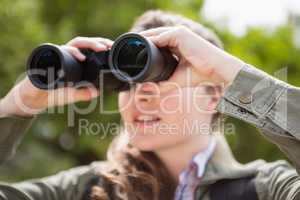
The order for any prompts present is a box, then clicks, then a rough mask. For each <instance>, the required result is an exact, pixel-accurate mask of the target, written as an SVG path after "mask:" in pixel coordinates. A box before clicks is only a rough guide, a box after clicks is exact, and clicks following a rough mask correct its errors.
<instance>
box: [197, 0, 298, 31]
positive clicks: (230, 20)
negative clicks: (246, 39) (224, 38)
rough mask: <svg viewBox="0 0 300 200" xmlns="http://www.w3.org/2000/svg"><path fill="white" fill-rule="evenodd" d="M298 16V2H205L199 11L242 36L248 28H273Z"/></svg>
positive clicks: (269, 0)
mask: <svg viewBox="0 0 300 200" xmlns="http://www.w3.org/2000/svg"><path fill="white" fill-rule="evenodd" d="M291 12H293V13H298V14H299V15H300V0H206V1H205V4H204V8H203V10H202V11H201V14H202V16H204V17H205V18H206V19H208V20H209V21H212V22H213V23H215V24H217V25H218V26H220V27H228V28H229V29H230V30H231V31H232V32H233V33H234V34H236V35H243V34H244V33H245V32H246V30H247V27H249V26H264V27H270V28H271V27H274V26H278V25H280V24H282V23H285V22H287V20H288V16H289V13H291Z"/></svg>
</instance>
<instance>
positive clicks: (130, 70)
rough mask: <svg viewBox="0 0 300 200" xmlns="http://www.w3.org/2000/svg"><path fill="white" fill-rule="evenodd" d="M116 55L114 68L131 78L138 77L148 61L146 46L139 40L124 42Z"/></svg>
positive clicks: (132, 39) (130, 39) (126, 40)
mask: <svg viewBox="0 0 300 200" xmlns="http://www.w3.org/2000/svg"><path fill="white" fill-rule="evenodd" d="M115 55H116V57H115V59H114V66H117V70H120V71H121V72H122V73H124V74H125V75H127V76H129V77H135V76H137V75H138V74H139V73H140V72H141V71H142V70H143V69H144V67H145V66H146V64H147V60H148V53H147V48H146V44H145V43H144V42H143V41H141V40H139V39H137V38H129V39H125V40H124V41H122V42H121V43H120V44H119V48H118V49H117V52H116V54H115Z"/></svg>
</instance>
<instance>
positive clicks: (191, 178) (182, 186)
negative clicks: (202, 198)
mask: <svg viewBox="0 0 300 200" xmlns="http://www.w3.org/2000/svg"><path fill="white" fill-rule="evenodd" d="M215 147H216V141H215V139H214V138H213V137H211V139H210V142H209V145H208V147H207V148H206V149H205V150H204V151H203V150H202V151H200V152H199V153H197V154H196V155H194V156H193V158H192V160H191V162H190V164H189V166H188V167H187V168H186V169H185V170H183V171H182V172H181V173H180V175H179V185H178V186H177V188H176V192H175V200H183V199H184V200H194V196H195V190H196V188H197V186H198V184H199V183H200V180H201V177H202V176H203V174H204V172H205V168H206V165H207V162H208V161H209V159H210V158H211V156H212V154H213V152H214V150H215Z"/></svg>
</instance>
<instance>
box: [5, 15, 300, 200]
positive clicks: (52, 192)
mask: <svg viewBox="0 0 300 200" xmlns="http://www.w3.org/2000/svg"><path fill="white" fill-rule="evenodd" d="M132 31H136V32H139V33H140V34H142V35H143V36H145V37H148V38H149V39H150V40H151V41H152V42H153V43H155V44H156V45H157V46H158V47H167V48H169V49H170V50H171V51H172V52H173V53H174V54H175V55H176V56H177V57H178V59H179V65H178V67H177V69H176V71H175V72H174V74H173V75H172V76H171V77H170V79H169V80H166V81H163V82H160V83H143V84H139V85H137V86H136V87H135V88H132V89H131V90H130V91H124V92H120V94H119V110H120V113H121V116H122V121H123V123H124V132H123V133H122V134H120V136H117V137H116V138H115V139H114V141H113V142H112V145H111V147H110V149H109V151H108V159H107V161H103V162H95V163H92V164H91V165H89V166H83V167H78V168H74V169H71V170H68V171H64V172H60V173H58V174H56V175H54V176H51V177H47V178H42V179H37V180H30V181H25V182H21V183H16V184H5V183H3V184H1V185H0V197H2V199H5V200H7V199H16V200H19V199H28V200H36V199H46V200H50V199H51V200H56V199H64V200H69V199H72V200H73V199H97V200H98V199H130V200H135V199H149V200H150V199H151V200H153V199H203V200H210V199H211V200H220V199H243V200H245V199H251V200H255V199H259V200H271V199H272V200H277V199H278V200H291V199H300V178H299V175H298V174H297V172H296V170H295V169H293V168H292V167H291V166H290V165H289V164H288V163H287V162H285V161H278V162H274V163H266V162H264V161H262V160H258V161H254V162H251V163H249V164H246V165H242V164H239V163H238V162H237V161H235V159H234V158H233V156H232V154H231V151H230V149H229V147H228V145H227V143H226V141H225V139H224V137H223V136H222V134H219V133H220V131H219V130H218V126H217V125H215V124H218V123H217V122H218V121H219V120H220V118H221V114H224V115H230V116H233V117H236V118H239V119H242V120H245V121H246V122H248V123H250V124H253V125H255V126H257V127H258V128H260V129H261V130H262V134H263V135H264V136H265V137H266V138H267V139H268V140H270V141H271V142H273V143H275V144H277V145H278V146H279V148H280V149H281V150H282V151H283V152H285V153H286V154H287V156H288V157H289V158H290V159H291V161H292V162H293V163H294V164H295V166H296V169H297V171H298V172H299V170H300V159H299V158H300V133H299V130H300V126H299V123H297V122H298V117H299V116H300V108H299V106H297V100H300V90H299V89H297V88H295V87H293V86H290V85H288V84H286V83H283V82H280V81H279V80H276V79H275V78H273V77H270V76H269V75H267V74H265V73H264V72H262V71H260V70H258V69H256V68H255V67H253V66H250V65H247V64H245V63H244V62H242V61H241V60H240V59H238V58H236V57H234V56H232V55H229V54H228V53H226V52H225V51H223V50H221V46H222V45H221V43H220V42H219V40H218V39H217V37H216V36H215V35H214V34H213V33H212V32H211V31H209V30H208V29H206V28H204V27H202V26H201V25H200V24H198V23H196V22H193V21H191V20H189V19H186V18H184V17H181V16H178V15H174V14H171V13H166V12H162V11H149V12H147V13H145V14H144V15H143V16H141V17H140V18H139V19H138V20H137V21H136V23H135V24H134V26H133V28H132ZM112 43H113V42H112V41H110V40H108V39H103V38H83V37H78V38H75V39H73V40H71V41H70V42H68V43H67V45H66V47H65V48H66V49H67V50H68V51H69V52H70V53H71V54H72V55H73V56H74V57H76V58H77V59H78V60H84V59H85V56H84V55H83V54H81V53H80V51H79V50H78V48H90V49H92V50H94V51H104V50H107V49H109V48H110V47H111V45H112ZM208 82H209V83H214V84H204V83H208ZM220 86H223V87H220ZM64 92H67V93H68V94H69V95H70V96H71V97H72V98H53V97H55V96H63V94H65V93H64ZM98 95H99V92H98V91H97V90H96V89H94V88H86V89H80V90H76V89H74V88H63V89H58V90H55V91H49V92H48V91H41V90H38V89H36V88H35V87H33V86H32V85H31V83H30V82H29V81H28V79H25V80H24V81H22V82H21V83H19V84H18V85H16V86H15V87H14V88H13V89H12V90H11V91H10V92H9V93H8V94H7V95H6V96H5V97H4V98H3V99H2V100H1V102H0V113H1V116H2V119H1V122H0V125H1V130H2V131H1V137H0V147H1V151H0V153H1V155H0V158H1V160H2V161H4V160H6V159H8V158H10V157H11V156H13V154H14V152H15V150H16V148H17V145H18V144H19V143H20V140H21V138H22V136H23V135H24V133H25V129H26V127H28V126H29V125H30V123H31V122H32V118H33V117H34V116H35V115H37V114H38V113H39V112H41V111H43V110H45V109H46V108H47V107H49V106H57V105H64V104H67V103H72V102H76V101H89V100H91V99H92V98H94V97H96V96H98ZM16 96H18V97H19V100H21V101H22V103H23V104H24V105H26V107H27V108H30V109H27V110H24V109H22V108H21V107H20V106H18V103H17V102H16V98H15V97H16ZM50 99H52V101H50ZM283 107H285V108H286V109H285V110H284V109H282V108H283ZM215 110H216V111H218V112H214V111H215ZM284 111H287V112H284ZM286 113H288V114H286ZM193 123H196V125H201V126H196V127H194V126H193ZM161 127H167V128H165V129H162V128H161ZM191 127H194V128H191Z"/></svg>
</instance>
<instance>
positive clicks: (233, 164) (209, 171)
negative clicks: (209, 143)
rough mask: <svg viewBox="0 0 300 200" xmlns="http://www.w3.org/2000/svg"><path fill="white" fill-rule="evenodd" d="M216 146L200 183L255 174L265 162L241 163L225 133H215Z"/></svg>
mask: <svg viewBox="0 0 300 200" xmlns="http://www.w3.org/2000/svg"><path fill="white" fill-rule="evenodd" d="M213 137H215V139H216V143H217V144H216V148H215V150H214V153H213V155H212V157H211V159H210V160H209V161H208V163H207V166H206V169H205V172H204V175H203V177H202V180H201V183H200V185H209V184H213V183H215V182H217V181H219V180H222V179H236V178H242V177H248V176H252V175H255V174H256V173H257V169H258V167H259V166H261V165H262V164H264V163H265V161H263V160H256V161H253V162H250V163H248V164H245V165H244V164H241V163H239V162H238V161H236V159H235V158H234V156H233V154H232V151H231V150H230V147H229V145H228V143H227V141H226V139H225V137H224V136H223V135H220V134H219V135H216V134H215V135H214V136H213Z"/></svg>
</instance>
